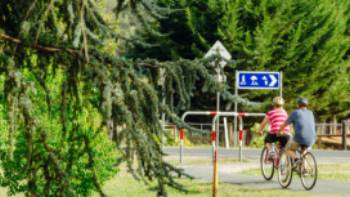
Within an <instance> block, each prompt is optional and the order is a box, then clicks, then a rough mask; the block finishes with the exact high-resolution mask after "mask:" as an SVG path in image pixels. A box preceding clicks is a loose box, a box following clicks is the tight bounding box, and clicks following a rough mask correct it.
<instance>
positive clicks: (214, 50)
mask: <svg viewBox="0 0 350 197" xmlns="http://www.w3.org/2000/svg"><path fill="white" fill-rule="evenodd" d="M214 55H216V56H220V57H222V58H223V60H221V61H220V62H218V63H216V64H215V63H214V62H213V63H212V65H213V66H214V67H216V68H215V71H216V74H217V81H218V82H219V83H220V82H225V80H226V76H225V75H224V73H223V69H224V67H225V66H226V64H227V60H230V59H231V54H230V53H229V52H228V50H227V49H226V48H225V47H224V45H223V44H222V43H221V42H220V41H216V42H215V44H214V45H213V46H212V47H211V48H210V49H209V51H208V52H207V53H206V54H205V56H204V57H205V58H209V57H212V56H214ZM216 111H217V112H219V111H220V92H219V91H218V92H217V93H216ZM216 125H217V126H216V130H217V131H219V124H216ZM225 132H227V129H225ZM225 136H228V134H227V133H225ZM217 138H219V136H217ZM225 141H226V143H225V144H226V148H228V145H227V144H228V139H227V138H225Z"/></svg>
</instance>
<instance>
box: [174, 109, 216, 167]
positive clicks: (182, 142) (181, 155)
mask: <svg viewBox="0 0 350 197" xmlns="http://www.w3.org/2000/svg"><path fill="white" fill-rule="evenodd" d="M214 114H216V112H211V111H187V112H185V113H184V114H182V117H181V120H182V121H183V122H184V121H185V118H186V117H187V116H188V115H201V116H203V115H210V116H215V115H214ZM179 137H180V151H179V152H180V154H179V155H180V163H181V164H182V163H183V155H184V138H185V129H184V128H180V132H179Z"/></svg>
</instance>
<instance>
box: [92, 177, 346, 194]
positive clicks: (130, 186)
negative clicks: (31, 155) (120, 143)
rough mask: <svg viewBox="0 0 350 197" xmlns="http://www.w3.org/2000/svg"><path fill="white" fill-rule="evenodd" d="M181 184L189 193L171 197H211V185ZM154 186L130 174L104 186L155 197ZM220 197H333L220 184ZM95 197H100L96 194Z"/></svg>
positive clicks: (115, 191)
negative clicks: (137, 179)
mask: <svg viewBox="0 0 350 197" xmlns="http://www.w3.org/2000/svg"><path fill="white" fill-rule="evenodd" d="M179 182H180V183H182V184H184V185H185V186H186V187H188V190H189V192H188V193H183V192H179V191H177V190H174V189H171V188H170V189H168V196H169V197H180V196H186V197H210V196H211V184H210V183H204V182H200V181H197V180H195V181H191V180H185V179H180V180H179ZM154 188H155V187H154V184H150V185H149V186H147V185H145V184H143V183H142V182H138V181H136V180H134V179H133V178H132V177H131V176H130V175H129V174H127V173H125V172H121V173H120V174H119V175H116V176H115V177H114V178H113V179H112V180H110V181H109V182H107V184H106V185H105V186H104V191H106V194H107V195H108V196H111V197H114V196H115V197H117V196H118V197H139V196H140V197H155V196H156V193H155V190H154ZM219 196H220V197H232V196H235V197H251V196H259V197H273V196H283V197H295V196H298V197H316V196H317V197H326V196H332V195H329V194H328V195H320V194H312V193H309V192H295V191H288V190H282V189H258V188H248V187H241V186H237V185H232V184H220V187H219ZM340 196H341V195H334V196H333V197H340ZM93 197H98V195H97V194H95V195H94V196H93Z"/></svg>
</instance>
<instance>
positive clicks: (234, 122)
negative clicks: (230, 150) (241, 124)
mask: <svg viewBox="0 0 350 197" xmlns="http://www.w3.org/2000/svg"><path fill="white" fill-rule="evenodd" d="M238 81H239V79H238V72H237V71H236V82H235V96H236V98H237V97H238V88H237V87H238V84H237V83H238ZM234 111H235V113H237V112H238V103H237V101H235V107H234ZM236 136H237V116H235V117H234V120H233V146H236V142H237V137H236Z"/></svg>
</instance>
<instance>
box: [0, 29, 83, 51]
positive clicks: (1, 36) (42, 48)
mask: <svg viewBox="0 0 350 197" xmlns="http://www.w3.org/2000/svg"><path fill="white" fill-rule="evenodd" d="M0 40H4V41H10V42H13V43H15V44H19V45H23V46H25V47H28V48H33V49H37V50H39V51H44V52H47V53H57V52H69V53H70V54H72V55H78V56H80V55H81V51H80V50H77V49H72V48H60V47H54V46H45V45H41V44H32V45H26V44H24V43H23V41H22V40H20V39H18V38H15V37H12V36H10V35H7V34H4V33H0Z"/></svg>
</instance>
